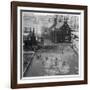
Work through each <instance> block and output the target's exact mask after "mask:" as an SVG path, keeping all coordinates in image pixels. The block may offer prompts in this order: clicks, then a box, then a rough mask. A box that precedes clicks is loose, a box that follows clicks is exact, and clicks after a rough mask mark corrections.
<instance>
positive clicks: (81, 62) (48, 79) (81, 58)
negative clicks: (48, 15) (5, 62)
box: [17, 7, 84, 84]
mask: <svg viewBox="0 0 90 90" xmlns="http://www.w3.org/2000/svg"><path fill="white" fill-rule="evenodd" d="M20 10H39V11H42V10H43V11H57V12H80V13H81V14H80V22H79V24H80V28H79V35H80V36H79V38H80V40H79V54H80V55H79V70H80V74H79V75H65V76H64V75H62V76H61V75H60V76H43V77H30V78H22V79H20ZM83 17H84V11H83V10H71V9H51V8H34V7H18V8H17V34H18V35H17V83H18V84H25V83H42V82H60V81H61V82H62V81H77V80H84V41H83V40H84V18H83Z"/></svg>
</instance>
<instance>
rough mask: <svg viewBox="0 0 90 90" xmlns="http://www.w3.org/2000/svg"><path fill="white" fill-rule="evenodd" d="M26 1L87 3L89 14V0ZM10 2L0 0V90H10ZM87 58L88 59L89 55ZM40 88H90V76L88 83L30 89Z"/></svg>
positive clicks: (77, 89) (45, 89)
mask: <svg viewBox="0 0 90 90" xmlns="http://www.w3.org/2000/svg"><path fill="white" fill-rule="evenodd" d="M19 1H27V0H19ZM28 1H33V2H35V1H36V2H48V3H60V4H81V5H88V16H90V6H89V5H90V0H38V1H37V0H28ZM10 2H11V0H0V90H10V18H11V17H10ZM88 23H90V17H88ZM89 29H90V26H88V30H89ZM88 34H90V30H89V31H88ZM88 38H90V35H88ZM88 46H90V41H88ZM88 53H90V47H89V48H88ZM88 58H89V59H90V56H89V57H88ZM89 59H88V60H89ZM88 64H90V61H88ZM88 68H90V65H88ZM88 76H90V70H88ZM42 89H43V90H50V89H52V90H55V89H56V90H60V89H61V90H72V89H73V90H90V77H89V84H88V85H72V86H61V87H60V86H58V87H45V88H33V89H32V90H42ZM22 90H25V89H22ZM27 90H29V89H27Z"/></svg>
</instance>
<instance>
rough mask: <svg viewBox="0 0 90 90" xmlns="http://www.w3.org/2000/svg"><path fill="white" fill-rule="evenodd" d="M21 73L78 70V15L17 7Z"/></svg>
mask: <svg viewBox="0 0 90 90" xmlns="http://www.w3.org/2000/svg"><path fill="white" fill-rule="evenodd" d="M21 12H22V13H21V17H22V20H21V21H22V22H21V23H22V29H21V30H22V36H21V37H22V42H21V44H22V45H21V46H22V50H21V51H22V69H21V70H22V74H23V75H22V76H23V77H39V76H58V75H78V74H79V27H80V25H79V19H80V18H79V16H80V13H70V12H68V13H67V12H58V13H57V12H48V13H47V12H42V11H39V12H35V11H30V10H27V11H24V10H22V11H21Z"/></svg>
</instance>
